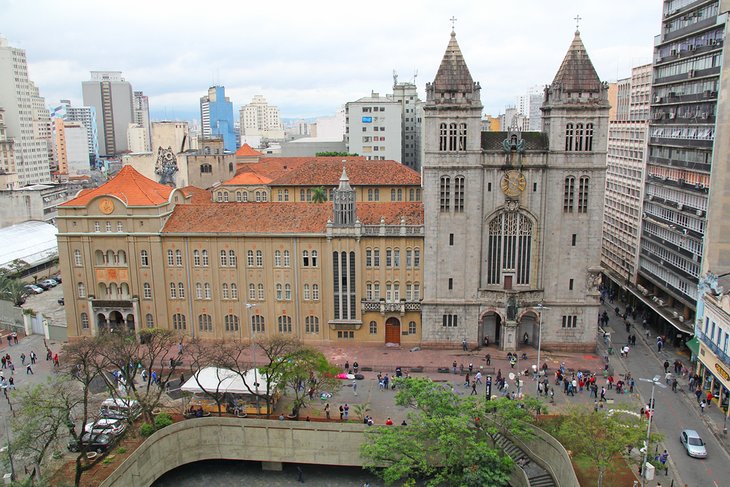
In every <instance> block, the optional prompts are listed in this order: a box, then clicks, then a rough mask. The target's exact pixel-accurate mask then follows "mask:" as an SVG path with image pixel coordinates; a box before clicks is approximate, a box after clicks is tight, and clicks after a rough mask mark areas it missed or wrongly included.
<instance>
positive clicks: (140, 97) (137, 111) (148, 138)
mask: <svg viewBox="0 0 730 487" xmlns="http://www.w3.org/2000/svg"><path fill="white" fill-rule="evenodd" d="M133 96H134V100H133V103H134V123H136V124H137V125H139V126H140V127H142V128H143V129H144V131H145V139H144V143H145V145H144V151H140V152H149V151H151V150H152V132H151V129H150V99H149V97H147V96H145V94H144V93H142V92H141V91H135V92H133Z"/></svg>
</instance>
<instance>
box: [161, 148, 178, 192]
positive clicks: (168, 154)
mask: <svg viewBox="0 0 730 487" xmlns="http://www.w3.org/2000/svg"><path fill="white" fill-rule="evenodd" d="M177 171H178V167H177V158H176V157H175V153H174V152H173V151H172V147H168V148H167V149H163V148H162V147H159V148H158V149H157V162H156V164H155V174H157V175H158V176H160V184H167V185H169V186H172V187H173V188H174V187H175V173H176V172H177Z"/></svg>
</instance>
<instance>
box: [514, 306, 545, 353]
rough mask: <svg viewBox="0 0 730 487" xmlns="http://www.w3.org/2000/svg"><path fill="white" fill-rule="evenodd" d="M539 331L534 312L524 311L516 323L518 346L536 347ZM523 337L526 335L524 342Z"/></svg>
mask: <svg viewBox="0 0 730 487" xmlns="http://www.w3.org/2000/svg"><path fill="white" fill-rule="evenodd" d="M539 332H540V329H539V323H538V321H537V316H536V315H535V313H533V312H532V311H527V312H525V313H524V314H523V315H522V316H520V321H519V323H518V325H517V339H518V340H519V345H518V347H532V348H535V349H537V339H538V334H539ZM525 337H527V343H525Z"/></svg>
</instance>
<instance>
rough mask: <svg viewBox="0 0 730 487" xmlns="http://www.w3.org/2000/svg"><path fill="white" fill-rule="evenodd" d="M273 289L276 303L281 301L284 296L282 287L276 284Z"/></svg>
mask: <svg viewBox="0 0 730 487" xmlns="http://www.w3.org/2000/svg"><path fill="white" fill-rule="evenodd" d="M275 289H276V300H277V301H281V300H282V298H283V296H284V294H283V292H282V286H281V284H279V283H276V286H275Z"/></svg>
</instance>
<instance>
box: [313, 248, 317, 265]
mask: <svg viewBox="0 0 730 487" xmlns="http://www.w3.org/2000/svg"><path fill="white" fill-rule="evenodd" d="M312 267H317V251H316V250H312Z"/></svg>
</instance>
